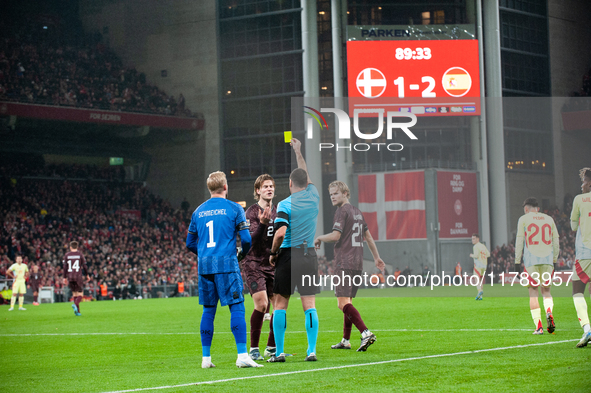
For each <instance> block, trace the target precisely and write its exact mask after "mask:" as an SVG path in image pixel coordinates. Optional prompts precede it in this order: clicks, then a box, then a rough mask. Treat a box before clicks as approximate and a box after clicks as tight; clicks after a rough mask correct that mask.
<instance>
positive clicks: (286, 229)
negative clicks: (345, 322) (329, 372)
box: [267, 138, 320, 363]
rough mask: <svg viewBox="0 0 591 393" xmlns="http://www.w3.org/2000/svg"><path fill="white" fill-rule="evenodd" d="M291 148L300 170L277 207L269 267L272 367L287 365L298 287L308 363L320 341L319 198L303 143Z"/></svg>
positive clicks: (313, 359) (296, 172)
mask: <svg viewBox="0 0 591 393" xmlns="http://www.w3.org/2000/svg"><path fill="white" fill-rule="evenodd" d="M291 146H292V147H293V150H294V152H295V155H296V159H297V162H298V168H297V169H294V170H293V172H291V175H289V191H290V192H291V196H289V197H287V198H286V199H284V200H283V201H281V202H279V204H278V205H277V218H276V219H275V237H274V239H273V246H272V247H271V258H270V263H271V264H272V265H273V264H275V282H274V284H273V293H274V297H275V298H276V300H275V305H274V309H275V310H274V314H273V330H274V332H275V345H276V346H277V350H276V355H274V356H271V358H269V359H268V360H267V361H268V362H271V363H275V362H285V353H284V343H285V330H286V328H287V322H286V311H287V306H288V305H289V298H290V296H291V295H293V293H294V291H295V287H296V286H297V287H298V292H299V294H300V297H301V299H302V306H303V308H304V312H305V323H306V334H307V337H308V351H307V356H306V361H316V341H317V340H318V313H317V312H316V308H315V307H316V297H315V295H316V294H317V293H319V292H320V289H319V288H318V287H316V286H314V285H313V283H314V282H319V276H318V259H317V258H316V252H315V250H314V235H315V233H316V221H317V220H318V205H319V202H320V195H319V194H318V190H317V189H316V186H314V184H312V182H311V181H310V176H309V175H308V171H307V168H306V161H305V160H304V157H303V156H302V152H301V146H302V143H301V142H300V141H299V140H297V139H295V138H293V139H292V140H291ZM303 276H308V277H310V278H311V280H309V279H307V280H306V283H307V284H308V285H304V282H303V280H302V278H303ZM310 281H311V282H310Z"/></svg>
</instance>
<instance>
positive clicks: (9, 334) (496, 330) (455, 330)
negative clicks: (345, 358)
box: [0, 329, 579, 337]
mask: <svg viewBox="0 0 591 393" xmlns="http://www.w3.org/2000/svg"><path fill="white" fill-rule="evenodd" d="M530 330H531V329H381V330H380V329H374V330H372V331H373V332H408V333H412V332H419V333H420V332H529V331H530ZM560 330H562V331H565V330H573V329H560ZM575 330H579V329H575ZM342 332H343V331H342V330H323V331H321V332H320V333H342ZM231 333H232V332H217V331H216V332H215V334H231ZM285 333H290V334H304V333H306V332H305V331H303V330H302V331H297V330H296V331H289V330H288V331H286V332H285ZM198 334H200V333H199V332H172V333H163V332H123V333H118V332H97V333H14V334H11V333H7V334H0V337H32V336H127V335H130V336H132V335H165V336H167V335H198Z"/></svg>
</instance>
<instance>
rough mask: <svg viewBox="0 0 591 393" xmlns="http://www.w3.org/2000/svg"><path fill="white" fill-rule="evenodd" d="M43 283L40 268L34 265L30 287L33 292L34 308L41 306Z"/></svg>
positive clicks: (30, 275) (30, 274)
mask: <svg viewBox="0 0 591 393" xmlns="http://www.w3.org/2000/svg"><path fill="white" fill-rule="evenodd" d="M42 282H43V276H42V275H41V272H40V271H39V266H37V265H33V269H32V271H31V272H30V273H29V287H30V288H31V289H32V290H33V306H38V305H39V299H38V296H39V288H40V287H41V284H42Z"/></svg>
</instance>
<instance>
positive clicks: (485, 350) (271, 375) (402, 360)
mask: <svg viewBox="0 0 591 393" xmlns="http://www.w3.org/2000/svg"><path fill="white" fill-rule="evenodd" d="M578 340H579V339H578V338H577V339H572V340H562V341H550V342H546V343H536V344H524V345H514V346H511V347H498V348H489V349H477V350H475V351H463V352H453V353H442V354H439V355H427V356H417V357H412V358H404V359H392V360H384V361H381V362H371V363H360V364H348V365H345V366H334V367H323V368H316V369H312V370H298V371H287V372H284V373H275V374H265V375H252V376H249V377H238V378H227V379H218V380H214V381H201V382H193V383H184V384H180V385H168V386H157V387H153V388H139V389H128V390H114V391H109V392H105V393H129V392H142V391H146V390H163V389H172V388H181V387H186V386H197V385H209V384H213V383H222V382H232V381H244V380H247V379H255V378H267V377H280V376H284V375H292V374H303V373H313V372H317V371H328V370H340V369H343V368H353V367H364V366H375V365H378V364H388V363H400V362H407V361H411V360H423V359H436V358H443V357H449V356H458V355H470V354H474V353H483V352H494V351H503V350H506V349H517V348H527V347H535V346H543V345H551V344H563V343H568V342H572V341H578Z"/></svg>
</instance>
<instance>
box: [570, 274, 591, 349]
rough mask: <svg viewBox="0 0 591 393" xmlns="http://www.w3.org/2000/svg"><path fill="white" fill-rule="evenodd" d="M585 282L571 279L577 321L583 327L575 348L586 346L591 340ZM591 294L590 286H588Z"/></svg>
mask: <svg viewBox="0 0 591 393" xmlns="http://www.w3.org/2000/svg"><path fill="white" fill-rule="evenodd" d="M586 286H587V284H585V283H583V281H581V280H573V301H574V303H575V309H576V310H577V316H578V317H579V322H580V324H581V327H582V328H583V338H581V341H579V342H578V343H577V348H583V347H586V346H587V344H588V343H589V341H590V340H591V327H590V325H589V314H588V312H587V302H586V301H585V287H586ZM589 293H590V294H591V287H589Z"/></svg>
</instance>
